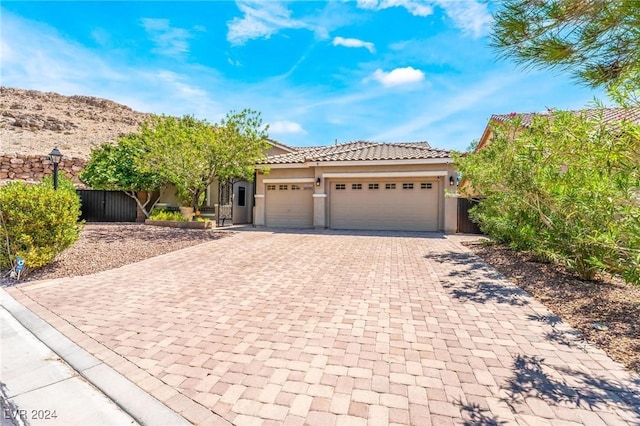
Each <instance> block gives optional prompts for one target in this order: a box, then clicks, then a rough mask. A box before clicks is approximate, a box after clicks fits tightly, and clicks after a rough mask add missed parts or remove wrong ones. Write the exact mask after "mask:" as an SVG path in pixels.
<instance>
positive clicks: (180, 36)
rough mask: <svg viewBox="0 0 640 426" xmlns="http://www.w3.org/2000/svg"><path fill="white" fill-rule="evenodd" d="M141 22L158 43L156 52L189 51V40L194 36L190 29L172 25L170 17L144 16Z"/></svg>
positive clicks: (171, 54)
mask: <svg viewBox="0 0 640 426" xmlns="http://www.w3.org/2000/svg"><path fill="white" fill-rule="evenodd" d="M140 22H141V23H142V26H143V27H144V29H145V31H146V32H147V34H149V36H150V37H151V40H152V41H153V42H154V43H155V44H156V48H155V49H154V51H155V52H157V53H161V54H163V55H168V56H179V55H183V54H185V53H187V52H189V42H188V40H189V39H190V38H192V37H193V36H192V35H191V33H190V32H189V31H188V30H185V29H184V28H176V27H172V26H171V25H169V20H168V19H155V18H142V19H141V20H140Z"/></svg>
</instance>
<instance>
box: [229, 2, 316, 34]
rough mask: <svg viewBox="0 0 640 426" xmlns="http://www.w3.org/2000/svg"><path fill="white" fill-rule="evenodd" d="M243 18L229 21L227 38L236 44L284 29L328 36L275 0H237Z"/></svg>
mask: <svg viewBox="0 0 640 426" xmlns="http://www.w3.org/2000/svg"><path fill="white" fill-rule="evenodd" d="M236 4H237V6H238V8H239V9H240V11H241V12H242V13H243V14H244V16H243V17H242V18H238V17H235V18H233V19H232V20H231V21H229V22H228V23H227V27H228V28H229V31H228V33H227V40H228V41H229V42H230V43H231V44H234V45H243V44H245V43H246V42H247V41H249V40H253V39H256V38H267V39H268V38H270V37H271V36H272V35H273V34H276V33H277V32H279V31H280V30H282V29H307V30H311V31H314V32H315V33H316V36H317V37H319V38H327V37H328V34H327V31H326V30H325V29H324V28H322V27H320V26H317V25H314V24H312V23H310V22H306V21H305V20H300V19H293V18H292V17H291V11H290V10H289V9H288V8H286V7H285V6H284V5H282V4H281V3H280V2H275V1H256V0H242V1H236Z"/></svg>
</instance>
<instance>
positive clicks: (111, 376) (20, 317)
mask: <svg viewBox="0 0 640 426" xmlns="http://www.w3.org/2000/svg"><path fill="white" fill-rule="evenodd" d="M0 305H2V307H4V308H5V309H6V310H7V312H9V313H10V314H11V315H12V316H13V317H14V318H15V319H16V320H17V321H18V322H19V323H20V324H21V325H22V326H23V327H25V328H26V329H27V330H28V331H29V332H31V333H32V334H33V335H34V336H35V337H36V338H37V339H38V340H40V341H41V342H42V343H44V344H45V345H46V346H47V347H48V348H49V349H51V350H52V351H53V352H54V353H56V354H57V355H58V356H59V357H60V358H61V359H62V360H64V361H65V362H66V363H67V364H68V365H69V366H70V367H71V368H73V369H74V370H75V371H77V372H78V374H79V375H80V376H81V377H83V378H84V379H85V380H86V381H88V382H89V383H91V384H92V385H93V386H95V387H96V388H97V389H99V390H100V391H101V392H102V393H103V394H105V395H106V396H107V397H108V398H109V399H111V400H112V401H113V403H114V404H116V405H117V406H118V407H120V408H121V409H122V410H123V411H125V412H126V413H127V414H128V415H130V416H131V417H133V419H134V420H135V421H136V422H138V423H139V424H141V425H190V424H191V423H190V422H188V421H187V420H186V419H185V418H184V417H182V416H180V415H179V414H177V413H176V412H175V411H173V410H171V409H170V408H169V407H167V406H166V405H164V404H163V403H162V402H160V401H158V400H157V399H156V398H154V397H153V396H151V395H149V394H148V393H147V392H146V391H144V390H143V389H141V388H140V387H138V386H137V385H135V384H134V383H132V382H131V381H129V380H128V379H127V378H126V377H125V376H123V375H122V374H120V373H118V372H117V371H115V370H114V369H113V368H111V367H109V366H108V365H107V364H105V363H103V362H102V361H100V360H99V359H98V358H96V357H94V356H93V355H91V354H90V353H89V352H87V351H86V350H84V349H82V348H81V347H80V346H78V345H76V344H75V343H74V342H73V341H71V340H70V339H69V338H67V337H66V336H65V335H63V334H62V333H60V332H59V331H58V330H56V329H55V328H53V327H52V326H51V325H49V324H48V323H47V322H46V321H44V320H43V319H41V318H40V317H38V316H37V315H36V314H34V313H33V312H31V311H30V310H29V309H28V308H26V307H24V306H23V305H22V304H20V303H19V302H18V301H17V300H15V299H14V298H13V297H12V296H11V295H10V294H9V293H7V292H6V291H5V290H4V289H2V288H0Z"/></svg>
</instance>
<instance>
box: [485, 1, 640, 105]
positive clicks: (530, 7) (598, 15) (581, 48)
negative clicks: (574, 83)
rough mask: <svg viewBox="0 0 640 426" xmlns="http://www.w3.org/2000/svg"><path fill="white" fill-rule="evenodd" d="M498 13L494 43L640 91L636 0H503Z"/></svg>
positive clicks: (519, 56) (589, 79)
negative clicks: (639, 89)
mask: <svg viewBox="0 0 640 426" xmlns="http://www.w3.org/2000/svg"><path fill="white" fill-rule="evenodd" d="M494 19H495V24H494V28H493V34H492V36H491V38H492V45H493V46H494V47H495V48H497V49H498V50H499V51H500V52H501V53H502V55H503V56H505V57H509V58H512V59H514V60H515V61H516V62H518V63H520V64H523V65H525V66H538V67H543V68H544V67H546V68H554V69H561V70H569V71H571V72H572V74H573V75H574V77H576V78H578V80H580V81H582V82H584V83H587V84H588V85H590V86H594V87H595V86H602V85H603V86H605V87H607V88H608V89H612V88H618V87H619V86H620V85H623V86H625V84H626V85H627V87H626V90H631V91H632V92H635V96H637V93H638V92H637V90H638V88H640V7H639V4H638V0H615V1H609V0H505V1H504V2H502V3H501V7H500V9H499V10H498V11H497V12H496V13H495V14H494ZM623 88H624V87H623Z"/></svg>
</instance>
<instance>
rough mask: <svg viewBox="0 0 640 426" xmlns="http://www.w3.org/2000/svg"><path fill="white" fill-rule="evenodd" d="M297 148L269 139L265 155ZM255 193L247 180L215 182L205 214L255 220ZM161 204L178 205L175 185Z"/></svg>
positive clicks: (236, 221)
mask: <svg viewBox="0 0 640 426" xmlns="http://www.w3.org/2000/svg"><path fill="white" fill-rule="evenodd" d="M295 151H296V148H293V147H290V146H287V145H285V144H282V143H279V142H276V141H273V140H269V148H268V149H267V150H265V151H264V154H265V156H267V158H268V157H270V156H277V155H281V154H287V153H292V152H295ZM253 193H254V183H253V182H248V181H245V180H238V181H235V182H214V183H213V184H212V185H210V186H209V187H208V188H207V192H206V194H205V200H204V204H203V207H206V208H209V211H210V213H205V214H204V216H211V217H212V218H216V219H222V220H223V222H222V223H223V224H224V223H226V222H224V221H226V220H228V221H229V223H233V224H246V223H252V222H253V197H252V196H253ZM158 204H159V205H160V206H163V207H164V206H178V205H179V204H180V203H179V202H178V200H177V198H176V190H175V187H174V186H173V185H167V188H165V190H163V192H162V196H161V197H160V200H159V202H158Z"/></svg>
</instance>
